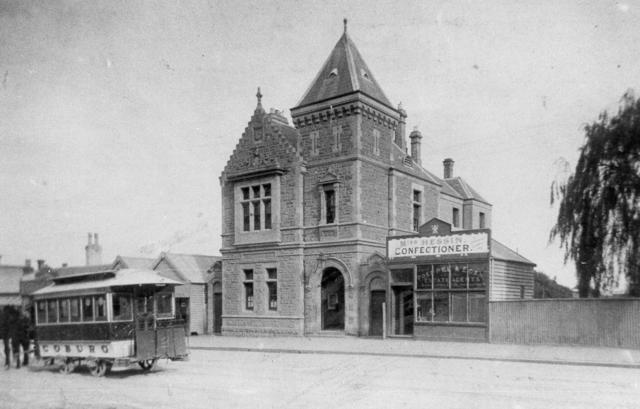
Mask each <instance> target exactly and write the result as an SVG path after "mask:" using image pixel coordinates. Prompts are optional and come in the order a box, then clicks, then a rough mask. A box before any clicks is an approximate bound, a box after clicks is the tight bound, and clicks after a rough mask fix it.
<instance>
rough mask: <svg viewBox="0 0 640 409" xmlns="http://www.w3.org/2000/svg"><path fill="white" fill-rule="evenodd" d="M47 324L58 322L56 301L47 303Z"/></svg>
mask: <svg viewBox="0 0 640 409" xmlns="http://www.w3.org/2000/svg"><path fill="white" fill-rule="evenodd" d="M47 322H48V323H54V322H58V300H49V301H48V302H47Z"/></svg>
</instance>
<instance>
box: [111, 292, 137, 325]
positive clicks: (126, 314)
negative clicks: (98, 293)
mask: <svg viewBox="0 0 640 409" xmlns="http://www.w3.org/2000/svg"><path fill="white" fill-rule="evenodd" d="M132 318H133V314H132V311H131V296H130V295H129V294H113V320H114V321H129V320H131V319H132Z"/></svg>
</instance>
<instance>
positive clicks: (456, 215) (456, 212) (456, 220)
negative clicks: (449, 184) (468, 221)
mask: <svg viewBox="0 0 640 409" xmlns="http://www.w3.org/2000/svg"><path fill="white" fill-rule="evenodd" d="M451 218H452V220H451V224H453V227H460V209H458V208H457V207H454V208H453V214H452V215H451Z"/></svg>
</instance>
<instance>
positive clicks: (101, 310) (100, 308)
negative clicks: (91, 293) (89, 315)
mask: <svg viewBox="0 0 640 409" xmlns="http://www.w3.org/2000/svg"><path fill="white" fill-rule="evenodd" d="M93 299H94V301H93V302H94V305H95V313H96V321H106V320H107V302H106V299H105V296H104V295H97V296H95V297H93Z"/></svg>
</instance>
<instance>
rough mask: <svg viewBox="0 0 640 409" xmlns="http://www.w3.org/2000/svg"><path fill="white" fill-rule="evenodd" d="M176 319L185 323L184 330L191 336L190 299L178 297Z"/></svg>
mask: <svg viewBox="0 0 640 409" xmlns="http://www.w3.org/2000/svg"><path fill="white" fill-rule="evenodd" d="M176 319H178V320H183V321H184V330H185V331H186V333H187V334H190V332H189V328H190V327H191V325H190V324H191V323H190V322H189V298H187V297H176Z"/></svg>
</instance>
